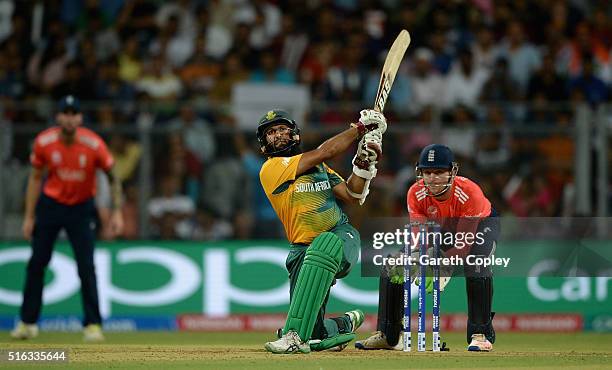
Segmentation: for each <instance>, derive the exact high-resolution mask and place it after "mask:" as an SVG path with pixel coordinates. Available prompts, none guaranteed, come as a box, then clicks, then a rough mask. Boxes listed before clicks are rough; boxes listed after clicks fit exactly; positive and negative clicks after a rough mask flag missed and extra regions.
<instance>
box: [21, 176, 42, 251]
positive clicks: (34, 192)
mask: <svg viewBox="0 0 612 370" xmlns="http://www.w3.org/2000/svg"><path fill="white" fill-rule="evenodd" d="M43 174H44V169H43V168H42V167H34V166H32V170H31V171H30V176H29V177H28V188H27V190H26V202H25V214H24V217H23V236H24V237H25V238H26V239H27V240H30V238H31V237H32V231H33V230H34V219H35V213H34V210H35V209H36V202H38V198H39V196H40V184H41V183H42V178H43Z"/></svg>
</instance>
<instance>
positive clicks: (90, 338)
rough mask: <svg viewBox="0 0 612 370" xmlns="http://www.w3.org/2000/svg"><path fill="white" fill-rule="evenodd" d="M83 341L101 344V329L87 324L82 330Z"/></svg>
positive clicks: (96, 325) (102, 337) (95, 325)
mask: <svg viewBox="0 0 612 370" xmlns="http://www.w3.org/2000/svg"><path fill="white" fill-rule="evenodd" d="M83 341H85V342H102V341H104V334H102V327H101V326H100V325H98V324H89V325H87V326H85V328H83Z"/></svg>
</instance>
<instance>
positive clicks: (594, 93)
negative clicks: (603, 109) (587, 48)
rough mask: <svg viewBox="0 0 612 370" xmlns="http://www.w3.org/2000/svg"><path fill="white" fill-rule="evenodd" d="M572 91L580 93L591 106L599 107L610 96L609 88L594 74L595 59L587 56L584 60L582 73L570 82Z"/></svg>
mask: <svg viewBox="0 0 612 370" xmlns="http://www.w3.org/2000/svg"><path fill="white" fill-rule="evenodd" d="M570 89H572V90H573V91H580V92H581V93H582V94H583V95H584V97H585V98H586V100H587V101H588V102H589V104H591V105H593V106H597V105H598V104H601V103H603V102H605V101H606V100H607V99H608V96H609V94H610V93H609V89H608V86H606V84H605V83H604V82H603V81H602V80H601V79H600V78H598V77H597V76H595V75H594V73H593V58H591V56H589V55H585V56H584V58H583V60H582V73H581V74H580V75H579V76H578V77H576V78H574V79H573V80H572V81H571V82H570Z"/></svg>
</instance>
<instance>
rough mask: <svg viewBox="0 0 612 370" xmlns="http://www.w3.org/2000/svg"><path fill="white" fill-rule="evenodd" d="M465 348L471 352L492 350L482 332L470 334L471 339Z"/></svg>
mask: <svg viewBox="0 0 612 370" xmlns="http://www.w3.org/2000/svg"><path fill="white" fill-rule="evenodd" d="M467 350H468V351H473V352H489V351H491V350H493V345H492V344H491V342H489V340H488V339H487V337H485V335H484V334H472V341H471V342H470V345H469V346H468V348H467Z"/></svg>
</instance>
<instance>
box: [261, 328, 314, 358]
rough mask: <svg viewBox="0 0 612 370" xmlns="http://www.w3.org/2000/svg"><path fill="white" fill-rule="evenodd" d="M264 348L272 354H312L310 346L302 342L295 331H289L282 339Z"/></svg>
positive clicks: (267, 344)
mask: <svg viewBox="0 0 612 370" xmlns="http://www.w3.org/2000/svg"><path fill="white" fill-rule="evenodd" d="M264 347H265V348H266V350H267V351H269V352H272V353H298V352H300V353H310V345H309V344H308V343H307V342H304V341H302V339H300V336H299V335H298V333H297V332H296V331H295V330H289V331H288V332H287V334H285V335H283V336H282V337H280V339H278V340H275V341H274V342H268V343H266V344H265V345H264Z"/></svg>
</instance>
